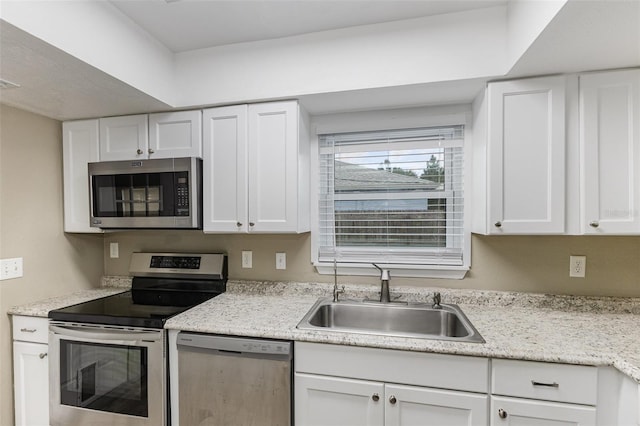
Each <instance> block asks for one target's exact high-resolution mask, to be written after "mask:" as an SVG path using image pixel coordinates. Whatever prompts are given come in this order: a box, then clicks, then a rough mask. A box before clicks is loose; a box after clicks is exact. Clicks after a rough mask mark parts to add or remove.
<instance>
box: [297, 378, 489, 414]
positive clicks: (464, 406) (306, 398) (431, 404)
mask: <svg viewBox="0 0 640 426" xmlns="http://www.w3.org/2000/svg"><path fill="white" fill-rule="evenodd" d="M295 381H296V382H295V383H296V424H298V425H305V426H306V425H317V426H330V425H335V426H341V425H363V426H364V425H366V426H373V425H379V426H382V425H385V426H408V425H415V426H420V425H427V424H432V425H452V426H453V425H470V426H471V425H486V424H487V422H486V419H487V395H482V394H473V393H468V392H458V391H450V390H440V389H431V388H424V387H419V386H405V385H398V384H390V383H380V382H373V381H366V380H356V379H347V378H342V377H330V376H317V375H311V374H300V373H296V376H295Z"/></svg>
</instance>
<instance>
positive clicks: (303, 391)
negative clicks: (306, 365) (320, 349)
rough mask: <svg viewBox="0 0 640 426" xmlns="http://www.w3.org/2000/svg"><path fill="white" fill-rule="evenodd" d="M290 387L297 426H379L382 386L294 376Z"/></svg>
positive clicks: (376, 383) (382, 418)
mask: <svg viewBox="0 0 640 426" xmlns="http://www.w3.org/2000/svg"><path fill="white" fill-rule="evenodd" d="M294 388H295V424H297V425H304V426H314V425H317V426H343V425H349V426H359V425H363V426H364V425H367V426H374V425H375V426H382V425H383V422H384V403H385V402H384V399H383V396H384V385H383V384H382V383H378V382H369V381H364V380H355V379H343V378H338V377H329V376H326V377H325V376H315V375H311V374H300V373H296V375H295V386H294Z"/></svg>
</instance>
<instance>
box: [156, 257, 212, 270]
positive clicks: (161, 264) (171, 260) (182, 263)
mask: <svg viewBox="0 0 640 426" xmlns="http://www.w3.org/2000/svg"><path fill="white" fill-rule="evenodd" d="M200 259H201V257H200V256H151V262H150V265H149V267H150V268H168V269H200Z"/></svg>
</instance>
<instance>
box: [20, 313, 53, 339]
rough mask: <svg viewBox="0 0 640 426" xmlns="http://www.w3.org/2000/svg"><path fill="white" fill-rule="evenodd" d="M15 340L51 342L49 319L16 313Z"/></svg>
mask: <svg viewBox="0 0 640 426" xmlns="http://www.w3.org/2000/svg"><path fill="white" fill-rule="evenodd" d="M13 340H20V341H23V342H36V343H49V319H48V318H41V317H25V316H21V315H14V316H13Z"/></svg>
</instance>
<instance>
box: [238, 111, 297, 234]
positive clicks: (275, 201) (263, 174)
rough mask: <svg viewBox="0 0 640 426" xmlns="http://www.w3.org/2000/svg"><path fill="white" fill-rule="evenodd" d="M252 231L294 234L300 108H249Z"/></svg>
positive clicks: (250, 218) (250, 224) (250, 220)
mask: <svg viewBox="0 0 640 426" xmlns="http://www.w3.org/2000/svg"><path fill="white" fill-rule="evenodd" d="M248 113H249V188H250V190H249V231H250V232H295V231H296V229H297V208H298V104H297V103H296V102H295V101H290V102H271V103H265V104H256V105H249V109H248Z"/></svg>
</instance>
